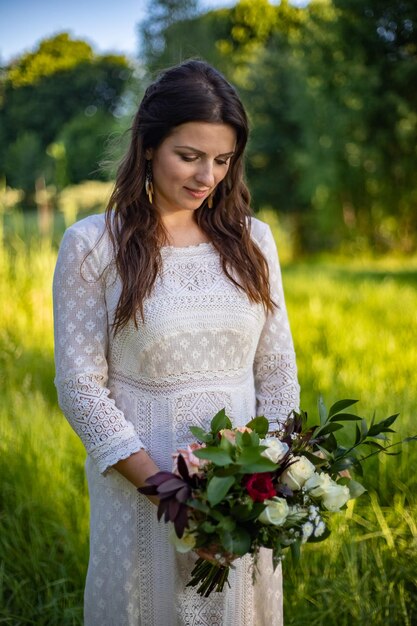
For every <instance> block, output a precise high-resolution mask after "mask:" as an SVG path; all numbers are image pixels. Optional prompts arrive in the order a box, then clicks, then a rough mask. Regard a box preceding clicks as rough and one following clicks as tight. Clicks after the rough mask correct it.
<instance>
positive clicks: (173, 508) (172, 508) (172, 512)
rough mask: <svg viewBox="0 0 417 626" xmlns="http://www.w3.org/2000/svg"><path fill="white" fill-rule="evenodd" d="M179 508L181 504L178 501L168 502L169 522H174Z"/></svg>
mask: <svg viewBox="0 0 417 626" xmlns="http://www.w3.org/2000/svg"><path fill="white" fill-rule="evenodd" d="M180 507H181V504H180V503H179V502H178V500H174V499H172V500H170V501H169V502H168V511H169V519H170V520H171V521H173V520H175V518H176V517H177V515H178V512H179V510H180Z"/></svg>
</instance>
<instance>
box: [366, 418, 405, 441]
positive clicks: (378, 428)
mask: <svg viewBox="0 0 417 626" xmlns="http://www.w3.org/2000/svg"><path fill="white" fill-rule="evenodd" d="M398 416H399V413H396V414H395V415H391V416H390V417H387V418H386V419H384V420H382V421H381V422H377V423H376V424H374V425H373V426H371V428H370V429H369V432H368V437H375V435H379V433H393V432H395V431H393V430H391V429H390V426H392V424H393V423H394V422H395V420H396V419H397V417H398Z"/></svg>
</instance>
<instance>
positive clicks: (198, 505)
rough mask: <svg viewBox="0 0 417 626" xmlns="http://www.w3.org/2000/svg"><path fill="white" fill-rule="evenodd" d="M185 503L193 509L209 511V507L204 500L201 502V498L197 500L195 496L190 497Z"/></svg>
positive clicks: (203, 511)
mask: <svg viewBox="0 0 417 626" xmlns="http://www.w3.org/2000/svg"><path fill="white" fill-rule="evenodd" d="M187 505H188V506H189V507H191V508H192V509H195V510H196V511H201V512H202V513H209V512H210V507H209V506H207V504H206V503H205V502H202V501H201V500H197V498H192V499H190V500H187Z"/></svg>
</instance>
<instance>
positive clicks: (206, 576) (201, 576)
mask: <svg viewBox="0 0 417 626" xmlns="http://www.w3.org/2000/svg"><path fill="white" fill-rule="evenodd" d="M229 571H230V567H228V566H224V565H216V564H215V563H210V562H209V561H206V560H205V559H198V560H197V562H196V564H195V566H194V569H193V571H192V572H191V580H190V582H189V583H188V584H187V587H196V586H197V585H199V586H198V588H197V593H198V594H199V595H200V596H204V597H205V598H208V596H209V595H210V594H211V592H212V591H213V590H214V591H219V592H221V591H223V587H224V585H225V583H226V582H227V584H229V582H228V576H229ZM229 587H230V585H229Z"/></svg>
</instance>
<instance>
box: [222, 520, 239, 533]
mask: <svg viewBox="0 0 417 626" xmlns="http://www.w3.org/2000/svg"><path fill="white" fill-rule="evenodd" d="M218 528H219V530H220V529H221V530H226V531H229V532H232V531H233V530H234V529H235V528H236V520H234V519H233V518H232V517H224V518H223V519H222V521H221V522H220V523H219V526H218Z"/></svg>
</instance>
